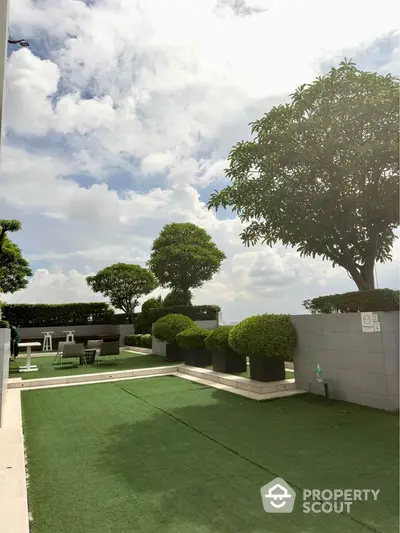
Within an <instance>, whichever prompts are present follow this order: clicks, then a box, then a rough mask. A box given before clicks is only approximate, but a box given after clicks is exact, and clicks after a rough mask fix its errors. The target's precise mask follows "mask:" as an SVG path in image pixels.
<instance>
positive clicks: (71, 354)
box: [60, 342, 86, 365]
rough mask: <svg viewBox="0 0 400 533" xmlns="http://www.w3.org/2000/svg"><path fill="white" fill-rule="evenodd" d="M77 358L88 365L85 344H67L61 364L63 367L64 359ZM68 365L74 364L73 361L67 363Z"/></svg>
mask: <svg viewBox="0 0 400 533" xmlns="http://www.w3.org/2000/svg"><path fill="white" fill-rule="evenodd" d="M77 357H78V358H79V361H83V362H84V364H85V365H86V357H85V346H84V345H83V344H76V343H69V342H67V343H65V344H64V346H63V350H62V353H61V359H60V364H61V365H62V363H63V360H64V359H73V358H74V359H76V358H77ZM67 363H71V364H72V361H67Z"/></svg>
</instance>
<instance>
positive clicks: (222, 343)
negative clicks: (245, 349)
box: [205, 326, 233, 353]
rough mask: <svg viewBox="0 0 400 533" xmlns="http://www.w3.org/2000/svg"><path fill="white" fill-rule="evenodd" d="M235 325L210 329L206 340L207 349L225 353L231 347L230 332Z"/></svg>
mask: <svg viewBox="0 0 400 533" xmlns="http://www.w3.org/2000/svg"><path fill="white" fill-rule="evenodd" d="M232 328H233V326H219V327H218V328H217V329H214V330H212V331H210V334H209V335H208V337H207V338H206V340H205V345H206V348H207V350H210V351H212V352H221V353H225V352H227V351H228V348H229V344H228V342H229V333H230V331H231V330H232Z"/></svg>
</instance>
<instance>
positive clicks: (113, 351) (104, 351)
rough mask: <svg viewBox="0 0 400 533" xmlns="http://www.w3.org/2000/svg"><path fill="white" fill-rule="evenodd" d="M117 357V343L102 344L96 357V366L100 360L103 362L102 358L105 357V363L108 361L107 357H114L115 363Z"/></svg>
mask: <svg viewBox="0 0 400 533" xmlns="http://www.w3.org/2000/svg"><path fill="white" fill-rule="evenodd" d="M118 356H119V341H115V342H114V341H113V342H103V344H102V345H101V348H100V352H99V354H98V356H97V366H98V365H99V364H100V360H103V361H104V359H103V358H104V357H107V360H106V361H107V362H108V361H110V359H108V358H109V357H114V361H115V362H116V363H117V357H118Z"/></svg>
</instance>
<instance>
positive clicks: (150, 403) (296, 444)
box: [99, 377, 398, 533]
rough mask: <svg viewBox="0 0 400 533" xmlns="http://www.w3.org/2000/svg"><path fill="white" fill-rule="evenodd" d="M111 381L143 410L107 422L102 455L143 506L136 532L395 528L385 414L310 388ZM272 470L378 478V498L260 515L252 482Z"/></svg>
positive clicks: (317, 478) (327, 482)
mask: <svg viewBox="0 0 400 533" xmlns="http://www.w3.org/2000/svg"><path fill="white" fill-rule="evenodd" d="M163 379H164V380H165V379H168V378H163ZM170 379H173V380H175V379H179V378H174V377H171V378H170ZM115 386H117V387H118V388H120V389H121V390H122V391H123V392H124V393H126V394H130V395H131V396H132V402H133V406H134V408H135V409H137V410H138V412H142V411H144V412H146V418H145V419H144V420H143V417H141V419H138V420H136V421H132V423H127V424H119V425H114V426H113V427H112V428H111V429H110V434H109V438H107V439H105V441H104V442H110V445H105V447H104V448H103V449H102V451H101V453H100V457H99V463H100V464H101V467H102V468H103V469H104V468H105V469H108V470H109V472H110V474H111V473H112V474H113V475H115V476H117V477H118V478H122V479H124V480H125V482H126V484H127V486H129V487H130V490H131V491H132V494H133V499H134V502H132V503H133V505H134V506H137V507H136V508H137V509H142V510H143V511H145V512H144V513H143V514H141V513H140V511H138V515H137V517H136V522H135V530H137V531H146V532H147V531H153V529H151V528H149V524H150V523H151V524H153V526H154V531H163V532H164V533H170V532H182V533H191V532H196V533H197V532H198V533H200V532H201V533H211V532H213V533H235V532H238V533H239V532H240V533H244V532H246V533H261V532H264V531H270V532H275V533H278V532H279V533H280V532H282V533H283V532H285V533H291V532H293V533H294V532H296V533H298V532H299V531H301V532H303V533H305V532H307V533H308V532H309V533H311V532H313V533H314V532H315V533H317V532H318V533H320V532H321V531H324V532H325V533H330V532H332V533H333V532H339V531H346V532H347V533H350V532H351V533H353V532H366V531H368V529H369V528H375V530H376V531H384V532H385V533H390V532H392V531H393V532H395V531H396V532H397V531H398V521H397V516H398V486H397V483H396V472H397V469H396V464H397V462H398V427H397V419H396V417H394V416H393V415H390V414H388V413H382V412H380V411H375V410H372V409H368V408H363V407H361V406H357V405H352V404H345V403H342V402H334V401H327V400H325V399H324V398H320V397H315V396H312V395H308V394H307V395H301V396H296V397H291V398H285V399H278V400H275V401H268V402H254V401H251V400H248V399H246V398H241V397H238V396H234V395H231V394H227V393H225V392H222V391H218V390H215V389H210V388H208V387H198V388H194V389H193V390H192V391H191V393H189V394H188V391H187V390H183V392H182V393H180V392H179V391H172V392H170V394H160V392H158V391H157V392H156V391H154V390H153V392H147V391H146V389H145V388H144V387H142V386H141V384H140V383H138V382H136V383H132V382H126V383H124V384H115ZM276 476H280V477H283V478H284V479H286V481H287V482H288V483H290V484H291V485H292V486H293V487H294V488H296V489H297V490H298V491H299V490H300V489H304V488H311V489H312V488H320V489H324V488H379V489H380V490H381V493H380V494H381V499H379V500H378V501H377V502H374V504H373V505H372V504H371V503H370V502H367V503H365V502H357V503H355V504H353V507H352V510H351V516H345V515H343V514H331V515H318V514H313V515H309V514H304V513H303V512H302V509H301V505H300V503H299V504H298V505H297V506H296V507H295V511H294V512H293V514H290V515H287V514H276V515H274V514H266V513H265V512H264V511H263V508H262V503H261V497H260V492H259V490H260V487H261V486H263V485H264V484H265V483H268V482H269V481H271V480H272V479H273V478H274V477H276ZM298 499H299V500H300V499H301V495H300V493H298Z"/></svg>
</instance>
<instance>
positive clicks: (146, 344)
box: [140, 334, 152, 349]
mask: <svg viewBox="0 0 400 533" xmlns="http://www.w3.org/2000/svg"><path fill="white" fill-rule="evenodd" d="M140 346H141V347H142V348H150V349H151V347H152V337H151V335H149V334H147V335H141V339H140Z"/></svg>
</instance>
